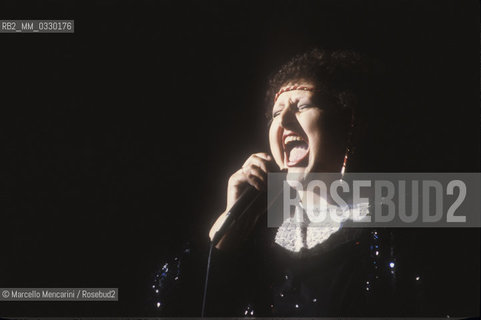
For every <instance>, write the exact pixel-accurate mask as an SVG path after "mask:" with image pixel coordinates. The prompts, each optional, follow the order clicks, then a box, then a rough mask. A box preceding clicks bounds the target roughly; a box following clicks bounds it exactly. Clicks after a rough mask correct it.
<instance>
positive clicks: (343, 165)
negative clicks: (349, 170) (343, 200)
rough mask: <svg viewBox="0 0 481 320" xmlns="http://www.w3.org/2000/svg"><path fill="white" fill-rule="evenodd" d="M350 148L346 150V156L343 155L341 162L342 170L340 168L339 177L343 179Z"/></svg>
mask: <svg viewBox="0 0 481 320" xmlns="http://www.w3.org/2000/svg"><path fill="white" fill-rule="evenodd" d="M349 151H350V148H349V147H347V148H346V154H345V155H344V161H343V162H342V168H341V177H344V173H345V172H346V165H347V158H348V154H349Z"/></svg>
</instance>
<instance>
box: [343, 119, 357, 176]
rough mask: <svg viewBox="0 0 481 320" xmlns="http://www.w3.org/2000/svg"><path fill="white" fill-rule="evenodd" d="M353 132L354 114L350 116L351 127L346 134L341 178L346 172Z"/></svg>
mask: <svg viewBox="0 0 481 320" xmlns="http://www.w3.org/2000/svg"><path fill="white" fill-rule="evenodd" d="M353 130H354V114H352V116H351V125H350V128H349V133H348V134H347V147H346V153H345V155H344V160H343V162H342V167H341V178H342V177H344V173H345V172H346V166H347V159H348V158H349V156H350V155H351V151H352V148H351V145H352V131H353Z"/></svg>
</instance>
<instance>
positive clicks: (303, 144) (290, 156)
mask: <svg viewBox="0 0 481 320" xmlns="http://www.w3.org/2000/svg"><path fill="white" fill-rule="evenodd" d="M283 144H284V155H285V159H287V166H288V167H296V166H301V165H306V163H305V161H304V160H306V159H307V156H308V155H309V143H308V142H307V141H306V139H304V138H303V137H301V136H299V135H297V134H294V133H291V134H288V135H285V136H284V137H283Z"/></svg>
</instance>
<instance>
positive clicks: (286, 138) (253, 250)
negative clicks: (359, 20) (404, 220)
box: [154, 49, 469, 317]
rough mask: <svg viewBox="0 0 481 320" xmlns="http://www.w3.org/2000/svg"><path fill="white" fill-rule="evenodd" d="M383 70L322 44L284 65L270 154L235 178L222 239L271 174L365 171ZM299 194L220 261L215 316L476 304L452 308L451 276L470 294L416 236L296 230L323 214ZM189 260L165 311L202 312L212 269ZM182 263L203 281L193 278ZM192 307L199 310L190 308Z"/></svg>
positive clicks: (247, 222) (258, 222) (301, 177)
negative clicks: (371, 111) (274, 223)
mask: <svg viewBox="0 0 481 320" xmlns="http://www.w3.org/2000/svg"><path fill="white" fill-rule="evenodd" d="M372 70H373V65H372V63H370V61H369V60H368V59H367V58H366V57H364V56H362V55H361V54H359V53H356V52H353V51H348V50H320V49H315V50H311V51H308V52H306V53H304V54H301V55H298V56H295V57H294V58H292V59H291V60H290V61H289V62H287V63H286V64H285V65H284V66H282V67H281V68H280V69H279V71H278V72H277V73H276V74H275V75H274V76H273V77H272V79H271V80H270V82H269V90H268V92H267V101H268V106H267V109H268V112H267V114H268V116H269V131H268V132H269V133H268V135H269V145H270V153H267V152H259V153H255V154H252V155H250V156H248V157H246V160H245V162H244V164H243V165H242V167H241V168H239V169H238V170H237V171H236V172H234V173H233V174H232V176H231V177H230V179H229V181H228V184H227V200H226V210H225V211H224V212H223V213H222V214H220V215H219V217H218V218H217V220H216V222H215V223H214V224H213V226H212V228H211V230H210V232H209V236H210V238H211V239H213V238H214V236H215V234H216V232H217V231H218V230H219V229H220V227H221V226H222V225H223V223H224V220H225V218H226V214H227V212H228V211H229V210H230V209H231V208H232V206H233V205H234V204H235V203H236V202H237V201H238V199H239V197H240V195H241V194H242V193H243V192H244V190H245V189H246V188H249V186H252V187H253V188H255V189H257V190H259V191H262V190H265V189H266V188H267V173H268V172H275V171H282V172H285V173H287V177H288V178H289V177H291V179H294V180H296V181H295V182H299V183H300V184H301V185H302V184H304V183H305V182H306V181H305V179H306V177H307V174H309V173H316V172H322V173H339V174H340V175H342V174H344V172H348V171H350V170H353V171H355V170H362V168H360V162H356V161H355V158H354V160H353V150H354V149H355V148H356V147H358V149H359V145H360V144H359V140H360V135H361V134H362V128H363V126H362V123H363V122H362V121H361V120H362V117H361V114H363V113H364V110H365V108H368V107H369V104H370V103H379V101H381V100H382V99H376V97H375V96H376V95H377V96H381V94H380V93H379V92H376V91H375V90H376V89H375V88H377V86H376V84H374V83H373V79H374V78H373V74H372ZM356 151H357V150H356ZM360 151H362V150H360ZM291 182H292V181H291ZM291 182H290V183H291ZM298 193H299V199H300V206H299V207H300V209H298V208H297V209H296V211H295V212H293V216H292V219H286V220H285V221H284V222H283V223H282V225H281V226H280V227H278V228H275V229H274V228H267V223H266V214H265V211H266V208H265V207H266V201H260V204H259V203H258V204H256V206H255V208H254V209H253V210H250V211H249V212H248V214H245V215H243V216H242V219H240V220H239V221H236V223H235V224H234V225H233V226H232V227H231V228H230V229H229V230H227V231H226V233H225V235H224V236H223V237H222V238H221V240H220V241H219V243H218V244H217V245H216V248H215V249H214V252H213V256H212V259H211V265H210V270H209V275H210V277H209V283H208V288H207V299H206V309H205V315H207V316H231V317H232V316H281V317H286V316H299V317H300V316H364V317H372V316H446V315H449V313H451V314H453V313H454V314H456V313H457V314H458V315H465V314H464V313H465V312H466V311H467V310H466V305H468V301H465V303H463V302H460V301H453V300H452V299H451V298H448V296H446V294H445V293H444V292H443V291H439V290H437V288H438V287H439V283H440V282H443V281H444V283H445V284H446V285H448V286H450V287H449V288H450V289H449V290H450V292H451V296H450V297H452V296H453V295H452V292H453V291H456V290H460V288H461V287H460V286H458V287H456V286H452V282H451V281H447V280H446V277H443V275H442V272H441V271H439V270H440V269H436V266H435V265H434V264H435V262H434V261H425V259H423V256H424V255H425V251H423V250H424V249H422V248H421V246H422V244H421V243H419V242H417V240H418V239H419V238H416V236H415V234H416V233H414V232H411V230H392V229H383V230H379V229H377V230H375V229H371V228H369V229H368V228H364V229H358V228H343V227H342V224H337V225H329V226H327V225H326V226H322V225H321V226H311V225H310V224H309V221H308V220H304V222H303V223H297V222H296V221H298V220H296V219H298V218H300V217H301V216H303V215H304V214H305V212H309V211H314V210H316V208H315V207H312V205H310V204H309V202H307V201H306V199H307V198H308V197H309V196H310V197H312V196H313V195H308V194H307V193H306V192H303V191H300V190H298ZM314 196H316V197H317V201H316V202H315V203H323V202H325V203H326V204H327V205H331V203H330V200H329V199H328V198H323V197H321V196H320V195H318V194H315V195H314ZM186 252H187V253H186ZM189 254H190V251H188V250H187V251H184V253H183V254H182V255H180V256H178V257H176V258H175V259H174V260H172V262H170V264H166V265H167V267H166V266H165V265H164V267H163V269H162V270H161V271H160V272H159V273H158V274H157V276H156V280H155V283H154V290H156V299H157V300H156V306H157V308H158V309H160V310H162V312H163V314H165V315H199V310H200V305H201V304H200V300H199V297H200V296H201V290H200V288H201V287H202V284H203V283H202V281H203V276H202V272H201V271H204V269H203V268H202V266H200V265H199V266H197V267H186V266H185V265H186V264H189V263H191V264H192V261H191V262H187V261H188V260H189V258H188V257H187V256H188V255H189ZM203 257H204V258H205V255H204V256H203ZM191 260H192V259H191ZM181 262H182V263H181ZM183 268H190V269H189V270H191V271H192V270H194V271H196V272H197V273H196V272H194V273H195V274H197V276H195V277H194V276H189V275H185V276H184V274H186V272H185V270H183ZM437 270H438V271H437ZM181 280H182V281H183V282H182V281H181ZM176 281H177V282H182V283H181V284H179V285H177V284H176ZM181 287H182V288H184V289H178V288H181ZM186 288H195V289H186ZM193 292H195V293H193ZM174 296H176V297H174ZM188 305H190V306H191V307H192V308H194V309H190V312H189V311H187V308H189V307H186V306H188ZM468 309H469V308H468Z"/></svg>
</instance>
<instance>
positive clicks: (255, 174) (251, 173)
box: [245, 165, 267, 185]
mask: <svg viewBox="0 0 481 320" xmlns="http://www.w3.org/2000/svg"><path fill="white" fill-rule="evenodd" d="M245 174H246V177H247V179H248V180H249V179H253V178H256V181H259V182H261V183H262V184H263V185H264V184H265V181H266V177H267V175H266V173H265V172H264V171H262V170H261V169H260V168H259V167H256V166H255V165H251V166H250V167H247V168H246V170H245Z"/></svg>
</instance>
